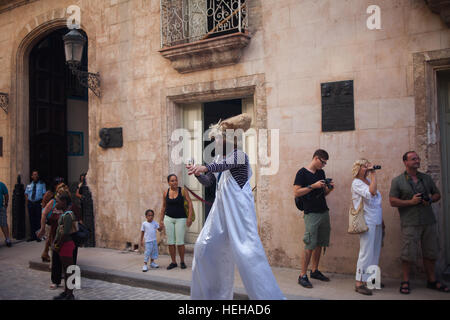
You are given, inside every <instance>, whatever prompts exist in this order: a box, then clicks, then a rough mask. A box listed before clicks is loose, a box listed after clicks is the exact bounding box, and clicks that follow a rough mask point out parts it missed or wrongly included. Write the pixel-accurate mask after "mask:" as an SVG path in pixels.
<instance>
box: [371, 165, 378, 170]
mask: <svg viewBox="0 0 450 320" xmlns="http://www.w3.org/2000/svg"><path fill="white" fill-rule="evenodd" d="M380 169H381V166H372V168H370V170H380Z"/></svg>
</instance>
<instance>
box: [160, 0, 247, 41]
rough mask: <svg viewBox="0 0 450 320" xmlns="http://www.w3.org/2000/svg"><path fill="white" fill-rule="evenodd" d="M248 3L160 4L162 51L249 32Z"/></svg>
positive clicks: (198, 0)
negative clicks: (180, 45)
mask: <svg viewBox="0 0 450 320" xmlns="http://www.w3.org/2000/svg"><path fill="white" fill-rule="evenodd" d="M247 1H248V0H160V5H161V48H167V47H172V46H175V45H179V44H185V43H192V42H195V41H199V40H205V39H208V38H212V37H216V36H220V35H224V34H229V33H237V32H245V31H246V30H248V8H247V3H246V2H247Z"/></svg>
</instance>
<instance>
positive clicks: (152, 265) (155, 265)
mask: <svg viewBox="0 0 450 320" xmlns="http://www.w3.org/2000/svg"><path fill="white" fill-rule="evenodd" d="M150 268H153V269H157V268H159V266H158V265H157V264H156V263H154V262H152V263H150Z"/></svg>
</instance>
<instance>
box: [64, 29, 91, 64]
mask: <svg viewBox="0 0 450 320" xmlns="http://www.w3.org/2000/svg"><path fill="white" fill-rule="evenodd" d="M63 41H64V51H65V53H66V62H67V63H68V64H69V65H71V64H73V65H80V64H81V58H82V56H83V48H84V44H85V43H86V38H85V37H84V36H83V35H82V34H81V33H80V32H78V30H76V29H73V30H71V31H70V32H69V33H67V34H66V35H65V36H64V37H63Z"/></svg>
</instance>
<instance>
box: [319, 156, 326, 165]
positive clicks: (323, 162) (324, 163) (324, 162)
mask: <svg viewBox="0 0 450 320" xmlns="http://www.w3.org/2000/svg"><path fill="white" fill-rule="evenodd" d="M319 160H320V162H322V164H323V165H324V166H326V165H327V162H326V161H323V160H322V159H320V158H319Z"/></svg>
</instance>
